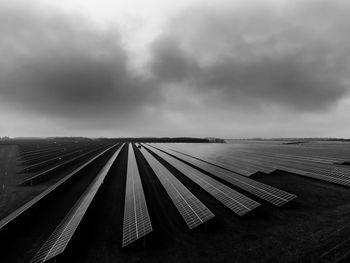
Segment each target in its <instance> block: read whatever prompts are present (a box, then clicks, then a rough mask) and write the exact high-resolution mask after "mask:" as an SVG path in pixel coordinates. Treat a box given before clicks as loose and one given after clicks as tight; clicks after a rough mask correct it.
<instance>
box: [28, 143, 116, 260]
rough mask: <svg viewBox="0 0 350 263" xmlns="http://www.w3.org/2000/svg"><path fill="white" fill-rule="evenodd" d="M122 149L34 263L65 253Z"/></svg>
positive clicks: (54, 232)
mask: <svg viewBox="0 0 350 263" xmlns="http://www.w3.org/2000/svg"><path fill="white" fill-rule="evenodd" d="M121 149H122V147H119V149H118V150H116V151H115V153H114V154H113V156H112V157H111V158H110V159H109V160H108V161H107V163H106V164H105V165H104V167H103V168H102V169H101V170H100V172H99V173H98V174H97V176H96V177H95V179H94V180H93V182H92V183H91V184H90V185H89V186H88V188H87V189H86V190H85V191H84V193H83V194H82V195H81V197H80V198H79V200H78V201H77V202H76V203H75V205H74V206H73V207H72V209H71V210H70V211H69V213H68V214H67V215H66V216H65V218H64V219H63V220H62V221H61V223H60V224H59V225H58V226H57V227H56V229H55V230H54V231H53V233H52V234H51V236H50V237H49V238H48V239H47V241H46V242H45V243H44V245H43V246H42V247H41V248H40V249H39V251H38V252H37V253H36V255H35V256H34V258H33V259H32V260H31V262H32V263H39V262H46V261H48V260H50V259H52V258H54V257H56V256H57V255H59V254H61V253H63V252H64V250H65V249H66V247H67V245H68V242H69V241H70V239H71V238H72V236H73V235H74V232H75V231H76V229H77V228H78V226H79V223H80V222H81V220H82V218H83V216H84V215H85V213H86V211H87V209H88V208H89V206H90V204H91V202H92V200H93V198H94V197H95V195H96V193H97V191H98V189H99V188H100V186H101V184H102V183H103V181H104V179H105V177H106V175H107V173H108V172H109V170H110V168H111V167H112V165H113V163H114V161H115V159H116V158H117V156H118V155H119V152H120V150H121Z"/></svg>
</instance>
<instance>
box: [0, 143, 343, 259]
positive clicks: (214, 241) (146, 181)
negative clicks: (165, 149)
mask: <svg viewBox="0 0 350 263" xmlns="http://www.w3.org/2000/svg"><path fill="white" fill-rule="evenodd" d="M134 149H135V154H136V158H137V162H138V167H139V170H140V175H141V179H142V184H143V187H144V192H145V196H146V201H147V205H148V209H149V213H150V217H151V220H152V225H153V228H154V231H153V232H152V233H151V234H150V235H149V236H147V237H146V239H145V246H142V244H141V243H138V244H135V245H134V246H131V247H127V248H124V249H122V248H121V240H122V228H123V211H124V210H123V209H124V196H125V182H126V169H127V147H125V146H124V148H123V149H122V151H121V153H120V155H119V156H118V158H117V159H116V161H115V163H114V164H113V166H112V168H111V170H110V171H109V173H108V174H107V177H106V179H105V181H104V184H103V185H102V187H101V188H100V190H99V192H98V194H97V195H96V197H95V198H94V200H93V202H92V204H91V206H90V207H89V209H88V211H87V213H86V215H85V217H84V219H83V221H82V222H81V224H80V225H79V228H78V230H77V232H76V233H75V235H74V236H73V238H72V240H71V241H70V243H69V246H68V247H67V250H66V252H65V253H64V254H63V255H62V256H60V257H59V258H58V262H316V261H321V262H334V261H341V260H343V261H344V262H346V259H347V255H348V253H349V248H350V245H349V244H350V242H348V240H347V239H348V237H349V235H350V225H349V224H348V222H349V220H350V189H349V188H348V187H345V186H340V185H336V184H331V183H327V182H322V181H319V180H315V179H311V178H306V177H302V176H299V175H295V174H292V173H288V172H284V171H275V172H273V173H271V174H264V173H256V174H254V175H252V176H251V178H253V179H254V180H257V181H260V182H263V183H266V184H268V185H271V186H275V187H277V188H279V189H283V190H285V191H288V192H290V193H293V194H295V195H297V196H298V197H297V199H295V200H293V201H292V202H291V203H289V204H287V205H286V206H284V207H282V208H277V207H275V206H272V205H271V204H269V203H267V202H265V201H263V200H260V199H257V198H256V197H255V196H252V195H251V194H250V193H247V192H245V191H243V190H241V189H238V188H236V187H235V186H232V185H230V184H229V183H226V182H224V181H222V180H220V179H218V180H219V181H221V182H222V183H224V184H226V185H227V186H229V187H231V188H233V189H235V190H237V191H239V192H241V193H242V194H244V195H246V196H248V197H250V198H252V199H254V200H257V201H259V203H261V206H260V207H259V208H258V209H256V210H254V211H253V212H252V213H250V214H247V215H245V216H244V217H238V216H237V215H235V214H234V213H232V211H230V210H229V209H227V208H226V207H225V206H224V205H222V204H220V203H219V202H218V201H217V200H216V199H214V198H213V197H212V196H211V195H209V194H208V193H207V192H205V191H204V190H203V189H202V188H200V187H199V186H198V185H197V184H195V183H193V182H192V181H191V180H189V179H188V178H187V177H186V176H184V175H183V174H181V173H180V172H178V171H177V170H176V169H175V168H173V167H172V166H171V165H169V164H168V163H166V162H165V161H164V160H162V159H161V158H160V157H158V156H156V155H154V156H155V157H156V158H157V159H158V160H159V161H160V162H161V163H162V164H163V165H164V166H165V167H167V168H168V170H169V171H171V172H172V173H173V174H174V175H175V176H176V177H177V178H178V179H179V180H180V181H181V182H182V183H183V184H184V185H186V187H187V188H188V189H189V190H190V191H191V192H192V193H193V194H194V195H195V196H196V197H198V198H199V199H200V200H201V201H202V202H203V203H204V204H205V205H206V206H207V207H208V208H209V209H210V210H211V211H212V212H213V213H214V214H215V218H214V219H212V220H210V221H209V222H208V224H207V225H206V226H204V225H202V226H200V227H198V228H196V229H194V230H192V231H190V230H189V229H188V228H187V227H186V225H185V223H184V221H183V219H182V218H181V216H180V214H179V213H178V212H177V210H176V207H175V206H174V204H173V203H172V202H171V200H170V198H169V197H168V196H167V193H166V191H165V190H164V188H162V186H161V184H160V182H159V180H158V179H157V177H156V176H155V174H154V173H153V171H152V169H151V168H150V166H149V164H148V163H147V162H146V160H145V159H144V157H143V156H142V155H141V153H140V152H139V151H138V150H137V148H136V147H135V148H134ZM110 155H111V153H108V154H107V155H105V156H104V157H103V158H101V159H100V160H98V162H96V163H95V164H94V165H92V166H89V167H88V169H85V170H84V171H82V172H80V173H79V174H78V175H77V177H76V178H75V179H74V180H72V181H71V182H70V183H69V184H67V185H65V186H64V187H63V188H62V189H60V191H58V192H57V193H55V194H54V195H52V196H50V197H49V198H48V199H47V200H45V202H42V203H41V204H40V205H38V206H37V207H35V208H34V209H33V211H32V212H31V213H29V214H27V215H25V217H24V218H23V219H22V220H21V221H19V222H17V223H16V224H14V226H11V228H9V229H8V230H7V231H5V232H0V242H1V246H2V248H4V250H3V251H4V253H2V255H0V259H1V261H2V262H27V261H28V260H30V259H31V258H32V257H33V255H34V254H35V253H36V251H37V249H38V248H39V247H40V245H41V244H42V243H43V242H44V241H45V239H46V238H47V236H48V235H49V234H50V232H52V230H53V229H54V227H55V225H57V224H58V223H59V221H60V220H61V219H62V216H63V215H64V214H66V213H67V212H68V211H69V209H70V207H71V206H72V205H73V204H74V202H75V200H77V199H78V198H79V195H80V194H81V193H82V191H83V190H84V189H85V188H86V186H87V185H88V183H89V182H90V181H91V180H92V178H93V177H94V175H95V174H96V173H97V171H98V170H99V169H100V168H101V167H102V165H103V163H104V162H105V161H106V160H107V159H108V157H110ZM0 158H1V167H0V169H1V170H0V172H1V177H0V183H1V185H5V186H3V187H2V188H1V202H0V204H1V206H0V207H1V210H0V211H1V214H0V216H1V217H4V216H5V215H7V214H8V213H10V212H11V211H12V210H14V209H15V208H17V207H18V206H20V205H21V204H24V203H25V202H26V201H28V200H29V199H31V198H32V197H33V196H34V195H35V194H37V193H38V192H40V191H42V190H43V189H44V188H45V187H47V186H48V185H50V183H53V182H54V180H53V179H52V181H50V180H49V181H48V182H46V183H43V184H38V185H37V186H26V187H23V186H17V184H18V183H19V182H20V181H21V180H23V179H24V178H25V177H27V176H28V175H26V174H19V173H18V166H17V164H18V163H17V158H18V149H17V146H0ZM208 175H209V174H208ZM57 176H58V177H59V176H60V175H57Z"/></svg>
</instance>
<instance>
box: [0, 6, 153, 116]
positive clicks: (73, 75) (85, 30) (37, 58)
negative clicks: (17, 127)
mask: <svg viewBox="0 0 350 263" xmlns="http://www.w3.org/2000/svg"><path fill="white" fill-rule="evenodd" d="M16 3H17V4H16ZM33 3H35V2H33ZM33 3H32V4H33ZM0 5H1V6H0V55H1V61H0V69H1V72H0V96H1V97H3V98H6V99H8V100H10V101H13V103H15V104H16V105H18V106H19V107H23V108H25V109H28V110H32V111H38V112H40V113H41V114H44V115H56V116H60V117H62V118H67V119H71V118H75V117H79V118H85V117H86V118H89V117H91V116H101V117H102V118H107V119H108V117H118V116H124V115H130V116H131V115H132V114H133V113H136V112H137V111H138V110H140V109H142V107H143V106H144V105H146V104H147V103H153V100H154V99H156V98H157V92H156V88H154V85H152V83H151V82H152V81H151V80H150V79H146V77H143V76H140V75H137V74H135V73H132V72H131V70H130V69H129V68H128V56H127V52H126V51H125V49H124V47H123V46H122V44H121V40H120V36H119V34H118V31H117V30H116V29H115V28H109V29H102V28H98V27H97V26H95V25H94V24H93V23H91V22H89V21H87V20H86V19H85V18H83V17H80V16H78V15H76V14H68V13H63V12H60V11H57V10H54V9H52V8H48V7H45V6H44V5H43V4H41V5H40V6H39V5H35V4H34V5H31V6H26V4H25V2H24V3H23V2H14V3H13V4H4V3H3V2H0Z"/></svg>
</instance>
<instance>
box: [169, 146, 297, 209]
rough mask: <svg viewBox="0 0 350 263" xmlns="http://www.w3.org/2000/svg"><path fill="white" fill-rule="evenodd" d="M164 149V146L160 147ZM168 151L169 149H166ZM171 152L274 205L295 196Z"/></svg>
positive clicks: (279, 204)
mask: <svg viewBox="0 0 350 263" xmlns="http://www.w3.org/2000/svg"><path fill="white" fill-rule="evenodd" d="M162 149H164V148H162ZM168 151H169V150H168ZM170 151H171V154H172V155H174V156H176V157H178V158H180V159H182V160H185V161H186V162H189V163H191V164H192V165H195V166H197V167H199V168H201V169H203V170H205V171H207V172H209V173H211V174H212V175H215V176H217V177H218V178H221V179H223V180H225V181H227V182H229V183H231V184H233V185H235V186H237V187H239V188H241V189H243V190H245V191H247V192H249V193H251V194H253V195H255V196H257V197H259V198H261V199H263V200H265V201H267V202H269V203H271V204H274V205H276V206H282V205H284V204H286V203H288V202H289V201H291V200H293V199H294V198H296V195H294V194H291V193H288V192H286V191H283V190H280V189H277V188H275V187H272V186H269V185H267V184H263V183H260V182H258V181H255V180H253V179H250V178H247V177H244V176H241V175H238V174H236V173H233V172H230V171H227V170H225V169H222V168H220V167H217V166H214V165H212V164H209V163H206V162H204V161H201V160H199V159H196V158H193V157H190V156H188V155H185V154H182V153H179V152H177V151H173V150H170Z"/></svg>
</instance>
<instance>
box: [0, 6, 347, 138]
mask: <svg viewBox="0 0 350 263" xmlns="http://www.w3.org/2000/svg"><path fill="white" fill-rule="evenodd" d="M349 14H350V1H347V0H332V1H329V0H307V1H306V0H240V1H239V0H237V1H235V0H227V1H222V0H213V1H204V0H202V1H199V0H197V1H196V0H192V1H189V0H176V1H173V0H153V1H151V0H150V1H146V0H128V1H125V0H118V1H117V0H64V1H63V0H45V1H44V0H42V1H35V0H31V1H28V0H22V1H20V0H11V1H8V0H0V136H5V135H9V136H78V135H81V136H91V137H100V136H109V137H119V136H200V137H203V136H216V137H223V138H247V137H347V138H349V137H350V117H349V116H350V92H349V91H350V88H349V84H350V81H349V80H350V79H349V76H350V74H349V73H350V72H349V69H350V56H349V55H350V15H349Z"/></svg>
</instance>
